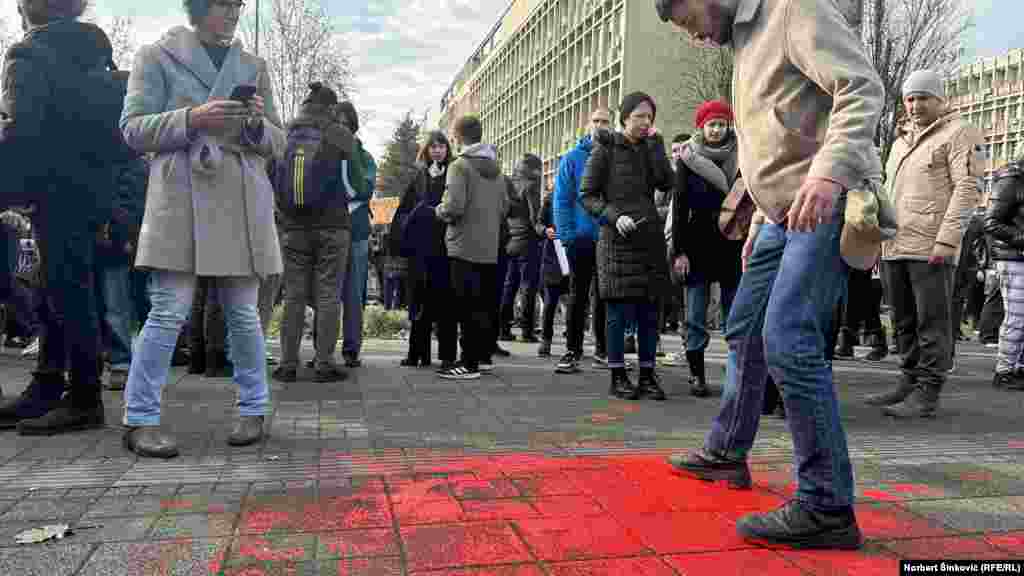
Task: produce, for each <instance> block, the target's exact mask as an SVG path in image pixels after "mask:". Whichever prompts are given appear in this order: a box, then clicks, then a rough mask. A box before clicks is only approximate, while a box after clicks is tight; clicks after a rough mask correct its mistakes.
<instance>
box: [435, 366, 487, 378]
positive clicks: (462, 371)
mask: <svg viewBox="0 0 1024 576" xmlns="http://www.w3.org/2000/svg"><path fill="white" fill-rule="evenodd" d="M437 376H438V377H439V378H441V379H442V380H479V379H480V372H479V371H470V370H468V369H467V368H466V367H465V366H455V367H454V368H450V369H448V370H443V371H441V372H438V373H437Z"/></svg>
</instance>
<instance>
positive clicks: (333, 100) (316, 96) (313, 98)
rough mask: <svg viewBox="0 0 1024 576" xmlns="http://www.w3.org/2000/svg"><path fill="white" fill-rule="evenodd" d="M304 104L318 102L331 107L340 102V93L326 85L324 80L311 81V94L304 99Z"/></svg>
mask: <svg viewBox="0 0 1024 576" xmlns="http://www.w3.org/2000/svg"><path fill="white" fill-rule="evenodd" d="M302 103H303V104H318V105H320V106H324V107H325V108H329V107H331V106H334V105H336V104H337V103H338V95H337V94H336V93H335V92H334V90H332V89H331V87H330V86H324V85H323V82H310V83H309V94H307V95H306V99H305V100H303V101H302Z"/></svg>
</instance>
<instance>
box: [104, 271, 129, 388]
mask: <svg viewBox="0 0 1024 576" xmlns="http://www.w3.org/2000/svg"><path fill="white" fill-rule="evenodd" d="M100 276H101V277H100V282H101V283H102V284H101V290H102V291H103V321H104V322H105V323H106V325H107V329H108V330H109V332H110V342H109V346H110V369H111V370H119V371H124V370H128V367H129V366H131V363H132V330H133V329H134V327H135V301H134V299H133V298H132V284H131V282H132V269H131V266H129V265H128V264H127V263H125V264H124V265H123V266H120V265H119V266H113V265H110V266H106V267H104V268H103V271H102V272H101V273H100Z"/></svg>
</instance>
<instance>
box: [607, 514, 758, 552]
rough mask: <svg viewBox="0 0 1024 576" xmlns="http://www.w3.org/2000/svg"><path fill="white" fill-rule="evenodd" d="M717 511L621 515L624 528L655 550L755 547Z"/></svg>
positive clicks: (707, 549)
mask: <svg viewBox="0 0 1024 576" xmlns="http://www.w3.org/2000/svg"><path fill="white" fill-rule="evenodd" d="M730 520H732V519H730V518H728V517H726V516H724V515H723V514H721V513H718V512H667V513H662V514H644V515H638V516H626V517H620V518H619V521H620V522H621V523H622V524H623V525H624V526H626V527H627V530H628V531H629V532H630V533H632V534H634V535H635V536H637V537H638V538H639V539H640V540H641V541H642V542H643V543H644V544H645V545H646V546H647V547H648V548H651V549H653V550H654V551H655V552H657V553H658V554H678V553H690V552H712V551H717V550H743V549H748V548H756V546H755V545H753V544H748V543H746V542H744V541H743V539H741V538H740V537H739V535H738V534H737V533H736V528H735V526H733V525H732V523H731V522H730Z"/></svg>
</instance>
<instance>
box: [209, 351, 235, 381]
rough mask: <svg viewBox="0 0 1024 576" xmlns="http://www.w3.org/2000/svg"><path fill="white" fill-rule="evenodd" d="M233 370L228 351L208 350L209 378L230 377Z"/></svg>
mask: <svg viewBox="0 0 1024 576" xmlns="http://www.w3.org/2000/svg"><path fill="white" fill-rule="evenodd" d="M233 372H234V366H232V365H231V361H229V360H228V355H227V352H225V351H224V350H211V349H207V350H206V377H207V378H230V377H231V375H232V374H233Z"/></svg>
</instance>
